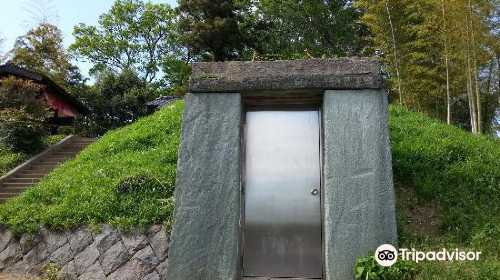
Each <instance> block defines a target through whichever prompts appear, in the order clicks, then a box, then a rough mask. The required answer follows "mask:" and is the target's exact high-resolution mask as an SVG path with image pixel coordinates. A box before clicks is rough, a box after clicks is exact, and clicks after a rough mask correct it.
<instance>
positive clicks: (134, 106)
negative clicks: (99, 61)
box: [77, 71, 153, 136]
mask: <svg viewBox="0 0 500 280" xmlns="http://www.w3.org/2000/svg"><path fill="white" fill-rule="evenodd" d="M80 99H81V100H82V101H84V102H85V103H86V104H87V105H88V106H89V107H90V108H91V109H92V114H91V115H90V116H88V117H86V118H80V119H78V124H77V126H78V129H79V131H78V133H79V134H84V135H91V136H95V135H102V134H104V133H105V132H106V131H108V130H110V129H114V128H118V127H121V126H124V125H128V124H130V123H132V122H134V121H135V120H137V119H139V118H140V117H142V116H145V115H146V113H147V112H146V102H147V101H149V100H151V99H153V91H152V90H150V89H149V87H147V86H146V85H145V84H144V82H143V81H142V80H141V79H140V78H139V77H138V76H137V75H136V74H135V73H134V72H131V71H123V72H122V73H121V74H115V73H113V72H109V71H105V72H102V73H101V74H100V75H99V76H98V78H97V81H96V83H95V85H94V87H93V88H92V89H88V91H87V92H84V94H82V95H81V96H80Z"/></svg>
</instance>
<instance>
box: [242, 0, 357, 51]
mask: <svg viewBox="0 0 500 280" xmlns="http://www.w3.org/2000/svg"><path fill="white" fill-rule="evenodd" d="M252 10H255V12H254V11H252V13H256V18H255V19H254V20H255V23H256V26H259V25H262V27H261V28H260V31H259V30H257V31H259V32H260V34H258V35H259V38H258V40H259V44H258V45H257V46H256V48H257V50H258V51H259V52H260V53H271V54H282V55H283V54H285V55H291V54H302V53H303V51H304V50H305V49H308V51H309V52H310V53H312V54H313V55H315V56H317V57H320V56H321V55H322V54H325V55H327V56H328V57H335V56H349V55H350V56H353V55H360V54H361V53H362V51H363V46H364V42H363V40H364V35H366V28H365V27H364V26H362V25H360V24H358V23H357V20H358V18H359V16H360V11H359V9H357V8H356V7H354V6H353V5H351V1H348V0H326V1H320V0H313V1H293V0H284V1H273V0H262V1H256V3H255V8H253V9H252ZM258 29H259V28H258Z"/></svg>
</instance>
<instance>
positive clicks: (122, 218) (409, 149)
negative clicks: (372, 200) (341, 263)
mask: <svg viewBox="0 0 500 280" xmlns="http://www.w3.org/2000/svg"><path fill="white" fill-rule="evenodd" d="M182 109H183V103H182V101H179V102H176V103H174V104H173V105H171V106H169V107H167V108H165V109H163V110H161V111H159V112H157V113H155V114H154V115H152V116H149V117H146V118H144V119H141V120H139V121H138V122H136V123H134V124H132V125H129V126H127V127H124V128H121V129H118V130H115V131H112V132H110V133H108V134H106V135H105V136H104V137H103V138H102V139H101V140H99V141H97V142H95V143H94V144H92V145H91V146H89V147H88V148H87V149H86V150H84V151H83V152H82V153H81V154H80V155H79V156H78V157H77V158H76V159H74V160H72V161H70V162H68V163H67V164H64V165H63V166H61V167H59V168H58V169H56V170H55V171H54V172H52V173H51V174H50V175H49V176H48V177H47V178H45V179H44V180H43V181H42V182H40V183H39V184H38V185H37V186H36V187H34V188H33V189H31V190H29V191H27V192H26V193H24V194H23V195H21V196H20V197H19V198H17V199H15V200H12V201H10V202H8V203H7V204H5V205H3V206H0V223H1V224H7V225H9V226H10V227H11V228H12V229H13V230H15V231H33V230H35V229H36V227H38V226H41V225H43V226H49V227H53V228H64V227H69V226H71V225H76V224H82V223H92V224H97V223H101V222H107V223H112V224H117V225H121V226H133V225H137V224H142V225H145V224H149V223H159V222H163V223H166V224H169V223H170V221H171V215H172V210H173V198H172V194H173V189H174V180H175V170H176V163H177V149H178V144H179V135H180V127H181V117H182V116H181V115H182ZM390 131H391V145H392V153H393V169H394V179H395V185H396V195H397V198H398V203H397V206H398V209H397V212H398V228H399V236H400V246H401V247H409V248H416V249H418V250H426V249H429V250H430V249H441V248H443V247H446V248H451V249H452V250H454V248H461V249H465V250H480V251H482V252H483V254H482V256H483V258H484V259H483V260H481V261H479V262H455V263H449V262H421V263H419V264H418V265H417V266H415V267H414V269H415V271H417V272H418V276H417V278H418V279H500V261H499V259H500V141H499V140H495V139H493V138H490V137H484V136H474V135H471V134H470V133H467V132H465V131H462V130H460V129H457V128H454V127H451V126H448V125H445V124H442V123H439V122H436V121H435V120H433V119H431V118H428V117H426V116H424V115H422V114H418V113H413V112H409V111H406V110H404V109H402V108H399V107H391V108H390Z"/></svg>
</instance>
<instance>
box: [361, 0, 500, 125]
mask: <svg viewBox="0 0 500 280" xmlns="http://www.w3.org/2000/svg"><path fill="white" fill-rule="evenodd" d="M494 1H497V0H494ZM356 6H358V7H359V8H360V9H361V10H362V11H363V16H362V17H361V20H360V22H361V23H362V24H364V25H366V26H367V27H368V28H369V29H370V31H371V34H372V36H371V41H372V45H373V49H372V53H373V54H375V55H378V56H380V59H381V61H382V63H383V70H384V72H385V74H386V76H387V82H388V85H389V88H390V93H391V98H393V99H395V98H394V97H395V96H394V95H397V96H398V97H399V100H402V103H403V104H404V105H405V106H407V107H409V108H412V109H416V110H419V111H424V112H426V113H428V114H430V115H433V116H435V117H438V118H440V119H443V120H445V121H446V122H448V123H454V124H457V125H458V126H460V127H463V128H467V129H470V130H471V131H472V132H473V133H481V132H484V131H486V130H489V129H490V128H491V125H492V124H493V119H494V113H492V112H495V110H496V109H495V108H498V101H494V100H495V99H494V98H491V97H490V95H491V94H490V93H491V92H492V91H491V84H492V83H494V80H493V77H494V75H493V74H492V72H493V71H494V70H493V68H492V67H490V66H491V65H495V62H494V61H493V58H494V56H495V53H498V51H497V50H498V35H496V37H495V35H493V34H490V33H491V31H492V30H494V28H492V27H490V25H492V22H494V21H495V19H496V18H497V17H496V16H495V15H494V14H493V13H492V10H493V8H494V7H495V5H492V1H491V0H470V1H469V0H468V1H456V0H422V1H411V0H398V1H395V0H384V1H375V0H358V1H356ZM496 20H497V19H496ZM494 38H497V39H496V40H495V39H494ZM495 46H496V47H495ZM490 69H491V70H490ZM490 73H491V74H490ZM488 77H490V78H488ZM488 79H489V80H490V81H489V82H488ZM488 84H489V86H488ZM488 92H490V93H488ZM402 93H404V94H402ZM486 94H490V95H488V96H486ZM486 101H488V102H489V103H488V104H486V103H485V102H486ZM486 110H488V112H486ZM452 116H453V118H452Z"/></svg>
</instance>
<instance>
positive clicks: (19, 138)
mask: <svg viewBox="0 0 500 280" xmlns="http://www.w3.org/2000/svg"><path fill="white" fill-rule="evenodd" d="M45 135H46V131H45V128H44V127H43V125H42V122H41V120H40V119H39V118H36V117H34V116H32V115H30V114H29V113H28V112H26V111H25V110H23V109H21V110H16V109H4V110H2V111H0V141H1V142H2V144H3V145H5V146H6V147H8V148H10V149H11V150H12V151H14V152H24V153H28V154H31V153H34V152H36V151H40V150H42V149H43V147H44V142H43V137H44V136H45Z"/></svg>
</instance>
